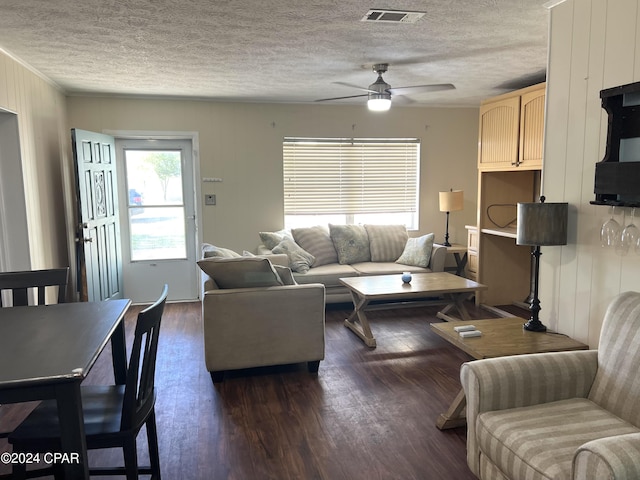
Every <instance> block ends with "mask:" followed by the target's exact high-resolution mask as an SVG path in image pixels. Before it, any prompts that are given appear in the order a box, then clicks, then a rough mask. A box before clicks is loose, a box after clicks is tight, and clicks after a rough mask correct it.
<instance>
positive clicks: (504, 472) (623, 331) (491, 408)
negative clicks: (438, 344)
mask: <svg viewBox="0 0 640 480" xmlns="http://www.w3.org/2000/svg"><path fill="white" fill-rule="evenodd" d="M639 371H640V293H636V292H627V293H623V294H621V295H619V296H618V297H616V298H615V299H614V301H613V302H612V303H611V305H609V307H608V309H607V312H606V315H605V318H604V322H603V325H602V332H601V335H600V343H599V345H598V350H582V351H573V352H558V353H541V354H533V355H520V356H513V357H501V358H492V359H487V360H478V361H474V362H468V363H465V364H464V365H463V366H462V369H461V371H460V377H461V381H462V386H463V388H464V391H465V395H466V398H467V462H468V464H469V468H470V469H471V470H472V471H473V473H474V474H475V475H476V476H477V477H478V478H481V479H491V480H495V479H514V480H516V479H526V480H538V479H553V480H559V479H603V478H605V479H640V374H639Z"/></svg>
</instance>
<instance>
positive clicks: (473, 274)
mask: <svg viewBox="0 0 640 480" xmlns="http://www.w3.org/2000/svg"><path fill="white" fill-rule="evenodd" d="M466 229H467V278H469V279H470V280H473V281H477V280H478V243H479V238H478V228H477V227H475V226H472V225H466Z"/></svg>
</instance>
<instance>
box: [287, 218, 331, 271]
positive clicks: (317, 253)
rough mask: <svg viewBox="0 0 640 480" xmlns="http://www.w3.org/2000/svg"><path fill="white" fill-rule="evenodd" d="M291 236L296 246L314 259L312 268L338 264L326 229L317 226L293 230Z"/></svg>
mask: <svg viewBox="0 0 640 480" xmlns="http://www.w3.org/2000/svg"><path fill="white" fill-rule="evenodd" d="M291 234H292V235H293V239H294V240H295V242H296V243H297V244H298V245H300V246H301V247H302V248H303V249H304V250H306V251H307V252H309V253H310V254H311V255H313V256H314V257H315V258H316V260H315V261H314V262H313V266H314V267H319V266H321V265H327V264H329V263H338V254H337V252H336V249H335V248H334V246H333V242H332V241H331V237H330V236H329V229H328V228H327V227H323V226H320V225H318V226H315V227H308V228H293V229H292V230H291Z"/></svg>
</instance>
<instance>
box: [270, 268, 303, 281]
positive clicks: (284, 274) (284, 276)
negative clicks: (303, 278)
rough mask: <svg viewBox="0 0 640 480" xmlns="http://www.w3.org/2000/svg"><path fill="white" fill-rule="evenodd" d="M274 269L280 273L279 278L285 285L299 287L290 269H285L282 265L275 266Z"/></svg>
mask: <svg viewBox="0 0 640 480" xmlns="http://www.w3.org/2000/svg"><path fill="white" fill-rule="evenodd" d="M273 268H274V269H275V270H276V272H278V276H279V277H280V280H282V283H283V284H285V285H297V284H298V282H296V279H295V278H293V273H291V269H290V268H289V267H283V266H282V265H274V266H273Z"/></svg>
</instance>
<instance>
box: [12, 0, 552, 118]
mask: <svg viewBox="0 0 640 480" xmlns="http://www.w3.org/2000/svg"><path fill="white" fill-rule="evenodd" d="M382 7H383V8H390V9H398V10H417V11H424V12H426V15H425V16H424V17H423V18H422V19H421V20H420V21H419V22H418V23H416V24H397V23H396V24H389V23H370V22H369V23H367V22H361V21H360V19H361V18H362V17H363V16H364V15H365V14H366V13H367V11H368V10H369V9H370V8H382ZM548 13H549V12H548V10H547V9H546V8H544V7H543V0H430V1H414V0H406V1H403V2H398V1H394V0H387V1H386V3H383V4H382V5H381V4H380V3H378V2H373V3H368V2H363V1H362V0H270V1H264V0H263V1H258V0H225V1H222V0H60V1H57V0H56V1H46V0H0V48H2V49H3V50H5V51H6V52H7V53H9V54H10V55H12V56H14V57H16V58H18V59H20V60H21V61H23V62H24V63H26V64H28V65H30V66H31V67H33V68H34V69H36V70H37V71H39V72H41V73H42V74H43V75H44V76H45V77H47V78H49V79H50V80H52V81H53V82H55V83H56V84H57V85H58V86H60V87H61V88H62V89H63V90H64V91H65V92H66V93H67V94H69V95H83V94H101V95H119V96H122V95H135V96H140V95H149V96H156V97H157V96H168V97H173V98H176V97H192V98H198V99H203V98H206V99H213V100H221V101H247V102H249V101H257V102H297V103H300V102H313V101H314V100H316V99H320V98H326V97H338V96H346V95H357V94H360V93H363V92H361V91H358V90H356V89H354V88H350V87H347V86H344V85H337V84H334V83H333V82H347V83H351V84H355V85H360V86H362V87H367V86H368V85H369V84H370V83H372V82H373V81H374V80H375V78H376V76H375V74H374V73H373V72H372V71H371V65H372V64H374V63H389V64H390V68H389V71H388V72H387V73H386V74H385V75H384V78H385V80H386V81H387V83H389V84H391V86H392V87H403V86H412V85H423V84H431V83H453V84H454V85H455V86H456V89H455V90H449V91H444V92H433V93H421V94H416V95H412V96H411V99H412V100H414V101H415V102H416V104H418V105H420V104H422V105H434V106H435V105H442V106H462V105H465V106H468V105H478V103H479V101H480V99H482V98H486V97H489V96H493V95H497V94H500V93H503V92H505V91H508V90H513V89H515V88H519V87H521V86H526V85H529V84H532V83H537V82H539V81H542V80H544V74H545V69H546V62H547V33H548ZM396 98H398V97H394V101H395V100H396ZM331 103H334V104H345V103H364V99H363V98H357V99H349V100H338V101H333V102H331Z"/></svg>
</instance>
